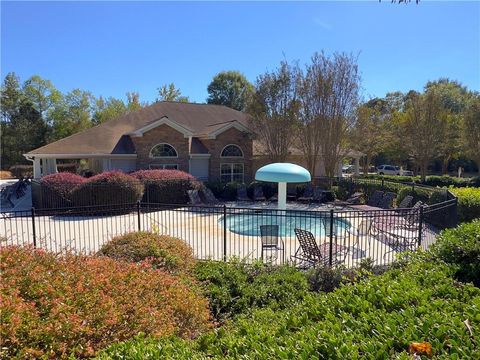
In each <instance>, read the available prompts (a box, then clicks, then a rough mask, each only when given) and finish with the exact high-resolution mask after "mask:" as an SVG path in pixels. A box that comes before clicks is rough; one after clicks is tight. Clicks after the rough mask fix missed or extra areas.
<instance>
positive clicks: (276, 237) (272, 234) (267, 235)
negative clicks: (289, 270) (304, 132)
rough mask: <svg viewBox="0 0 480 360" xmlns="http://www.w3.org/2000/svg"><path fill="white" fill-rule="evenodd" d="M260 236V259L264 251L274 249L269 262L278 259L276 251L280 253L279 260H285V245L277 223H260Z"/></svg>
mask: <svg viewBox="0 0 480 360" xmlns="http://www.w3.org/2000/svg"><path fill="white" fill-rule="evenodd" d="M260 238H261V239H262V260H263V258H264V253H265V251H275V252H276V254H275V255H276V256H275V257H274V258H273V257H270V260H271V262H273V260H274V259H275V260H277V259H278V251H280V252H281V253H280V254H281V262H282V263H283V262H284V260H285V246H284V244H283V240H282V239H281V238H280V234H279V226H278V225H260Z"/></svg>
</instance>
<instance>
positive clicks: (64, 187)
mask: <svg viewBox="0 0 480 360" xmlns="http://www.w3.org/2000/svg"><path fill="white" fill-rule="evenodd" d="M85 181H87V179H85V178H83V177H81V176H80V175H77V174H72V173H70V172H59V173H56V174H51V175H47V176H44V177H43V178H42V179H41V180H40V184H41V185H42V187H44V188H46V189H48V190H51V191H52V192H53V193H55V194H57V195H59V196H61V197H63V198H68V196H69V194H70V193H71V191H72V190H73V189H74V188H75V187H77V186H78V185H80V184H83V183H84V182H85Z"/></svg>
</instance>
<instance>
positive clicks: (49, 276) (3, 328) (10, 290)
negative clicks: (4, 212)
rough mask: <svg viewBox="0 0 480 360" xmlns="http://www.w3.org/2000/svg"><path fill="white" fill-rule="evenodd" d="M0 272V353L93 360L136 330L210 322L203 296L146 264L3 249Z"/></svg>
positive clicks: (187, 332)
mask: <svg viewBox="0 0 480 360" xmlns="http://www.w3.org/2000/svg"><path fill="white" fill-rule="evenodd" d="M0 269H1V273H2V281H1V282H0V294H1V298H2V301H1V303H0V320H1V321H0V336H1V339H2V348H1V349H0V358H4V359H6V358H17V359H25V358H31V359H33V358H68V357H69V356H72V357H73V356H75V357H90V356H92V355H94V354H95V353H96V352H97V351H98V350H99V349H102V348H104V347H105V346H107V345H110V344H111V343H112V342H116V341H122V340H127V339H129V338H131V337H133V336H135V335H137V334H139V333H144V334H146V335H149V336H153V337H160V336H168V335H174V334H175V335H178V336H181V337H185V338H192V337H195V336H198V335H199V334H200V333H201V332H204V331H205V330H207V329H208V328H209V327H210V324H209V317H210V315H209V311H208V303H207V300H206V299H205V298H204V297H203V296H201V294H200V293H199V292H198V291H197V290H196V289H195V288H194V287H192V286H187V285H185V283H184V281H183V280H182V279H180V278H176V277H173V276H172V275H170V274H167V273H165V272H162V271H161V270H158V269H152V268H151V267H150V266H149V265H145V264H133V263H128V262H124V261H116V260H113V259H109V258H106V257H86V256H74V255H66V256H62V257H58V256H56V255H54V254H51V253H46V252H44V251H41V250H34V249H31V248H20V247H3V248H0Z"/></svg>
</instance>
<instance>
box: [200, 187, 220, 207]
mask: <svg viewBox="0 0 480 360" xmlns="http://www.w3.org/2000/svg"><path fill="white" fill-rule="evenodd" d="M202 194H203V197H204V198H205V203H206V204H208V205H219V204H220V201H219V200H218V199H217V198H216V197H215V195H214V194H213V192H212V190H210V189H209V188H207V187H206V188H204V189H203V190H202Z"/></svg>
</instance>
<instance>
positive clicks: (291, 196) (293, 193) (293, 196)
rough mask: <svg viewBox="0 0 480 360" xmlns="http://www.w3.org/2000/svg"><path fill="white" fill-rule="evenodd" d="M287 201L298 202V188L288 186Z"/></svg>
mask: <svg viewBox="0 0 480 360" xmlns="http://www.w3.org/2000/svg"><path fill="white" fill-rule="evenodd" d="M287 200H297V187H296V186H294V187H291V186H287Z"/></svg>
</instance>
